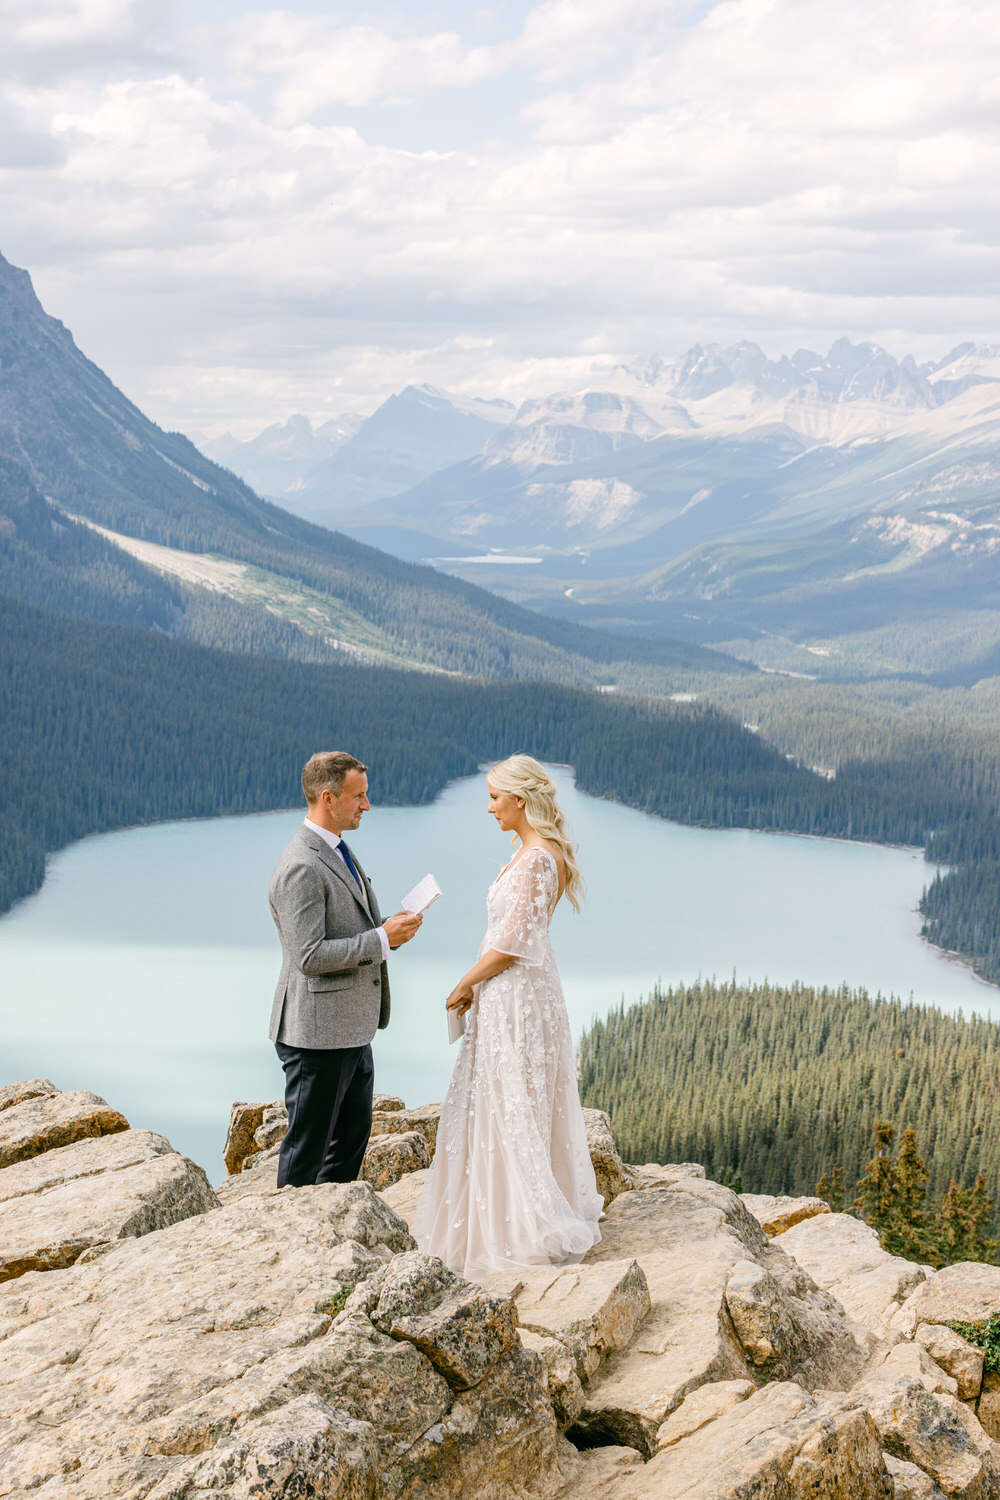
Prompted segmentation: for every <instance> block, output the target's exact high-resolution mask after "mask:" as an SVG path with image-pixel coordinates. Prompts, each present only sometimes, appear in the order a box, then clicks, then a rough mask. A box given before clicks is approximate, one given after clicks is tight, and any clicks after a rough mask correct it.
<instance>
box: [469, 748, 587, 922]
mask: <svg viewBox="0 0 1000 1500" xmlns="http://www.w3.org/2000/svg"><path fill="white" fill-rule="evenodd" d="M489 783H490V786H491V787H493V788H494V789H495V790H496V791H498V792H508V793H509V794H510V795H511V796H512V797H523V798H524V811H525V815H526V817H527V819H528V822H529V823H530V824H531V826H532V828H533V829H534V830H535V832H536V833H538V834H541V836H542V838H543V839H545V840H546V841H547V842H548V843H550V844H554V845H555V846H556V848H557V849H558V850H559V852H560V854H561V855H562V857H563V859H564V860H565V861H566V895H567V897H568V899H569V903H570V905H571V906H572V907H573V910H574V911H579V910H580V901H581V899H582V897H583V876H582V875H581V874H580V866H579V865H578V864H577V862H576V849H577V846H576V844H574V842H573V840H572V839H571V838H570V837H569V836H568V834H567V833H566V819H565V818H564V817H563V811H562V808H561V807H560V806H559V803H558V802H557V801H556V788H555V783H554V782H553V781H552V778H551V777H550V776H549V775H547V773H546V770H545V767H544V766H542V765H540V764H539V763H538V761H537V760H535V759H534V758H533V757H532V756H530V755H510V756H508V757H507V759H506V760H502V761H500V762H499V764H498V765H495V766H491V767H490V771H489Z"/></svg>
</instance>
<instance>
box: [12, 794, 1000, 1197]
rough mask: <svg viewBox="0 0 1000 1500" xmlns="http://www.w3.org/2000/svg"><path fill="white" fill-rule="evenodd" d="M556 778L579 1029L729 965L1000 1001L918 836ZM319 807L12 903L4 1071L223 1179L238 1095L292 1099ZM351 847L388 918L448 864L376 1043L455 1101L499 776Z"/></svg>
mask: <svg viewBox="0 0 1000 1500" xmlns="http://www.w3.org/2000/svg"><path fill="white" fill-rule="evenodd" d="M556 774H557V779H558V781H559V785H560V796H561V799H562V802H563V805H564V807H565V809H566V813H567V817H568V820H569V823H570V825H571V829H572V832H573V835H574V837H576V838H577V839H578V840H579V843H580V860H581V865H582V867H583V869H584V872H585V875H586V879H587V888H588V892H587V900H586V904H585V906H584V910H583V914H582V915H580V916H577V915H576V914H575V913H574V912H573V911H572V909H571V908H569V906H568V904H567V903H565V902H563V903H562V904H561V906H560V908H559V910H558V911H557V913H556V916H555V919H554V922H553V929H552V932H553V942H554V945H555V949H556V954H557V957H558V960H559V966H560V970H561V973H562V976H563V984H564V988H565V991H566V999H567V1004H568V1006H569V1013H570V1018H571V1021H572V1025H573V1031H574V1035H579V1034H580V1032H581V1031H582V1030H583V1029H584V1028H585V1027H586V1026H587V1024H588V1023H589V1022H590V1020H591V1018H592V1017H593V1016H594V1015H604V1014H605V1013H606V1012H607V1011H608V1010H609V1009H610V1007H611V1006H613V1005H616V1004H618V1003H619V1001H620V1000H621V999H622V998H624V999H625V1001H626V1003H631V1002H632V1001H635V1000H638V999H639V998H640V997H642V996H643V995H646V994H648V993H649V992H650V991H651V989H652V988H653V986H654V985H655V984H656V983H657V982H658V981H659V982H661V983H662V984H663V985H665V986H666V985H670V984H676V983H677V982H678V981H690V980H693V979H696V978H698V977H699V976H700V977H703V978H710V977H712V976H713V975H714V976H715V977H717V978H719V979H727V978H731V977H732V976H733V975H735V976H736V977H737V978H739V979H742V980H763V979H771V980H774V981H779V982H791V981H794V980H802V981H804V982H806V983H809V984H813V985H824V984H826V985H831V986H837V985H840V984H843V983H846V984H849V985H852V986H857V987H862V986H863V987H864V988H866V989H867V990H868V991H869V992H870V993H871V994H875V993H877V992H881V993H882V994H890V993H891V994H895V995H899V996H901V997H903V998H909V997H910V996H912V997H913V998H914V999H915V1000H917V1001H919V1002H920V1003H921V1004H926V1005H936V1006H939V1007H941V1008H942V1009H944V1010H947V1011H957V1010H959V1009H961V1010H962V1011H964V1013H965V1014H966V1015H969V1014H971V1013H972V1012H973V1011H977V1012H978V1013H979V1014H981V1015H993V1016H998V1015H1000V990H997V989H995V988H993V987H992V986H989V985H984V984H981V983H980V982H979V981H978V980H976V978H975V977H974V975H973V974H972V973H971V971H970V970H968V969H967V968H965V967H964V966H963V965H960V964H957V963H954V962H951V961H949V960H948V959H946V958H944V957H943V956H942V955H941V954H939V953H938V952H937V951H936V950H935V949H933V948H930V947H929V946H928V945H927V944H926V943H924V942H923V941H922V939H921V938H920V935H919V934H920V917H919V914H918V913H917V911H916V906H917V902H918V901H919V899H920V894H921V891H922V890H923V887H924V885H925V883H926V882H927V880H928V879H929V878H930V874H931V871H930V870H929V868H928V866H927V865H926V864H925V863H924V861H923V858H922V856H921V855H920V854H919V853H918V852H916V851H913V850H906V849H883V848H877V847H874V846H872V845H866V844H849V843H841V842H836V841H833V840H827V839H809V838H799V837H795V836H793V835H785V834H770V833H750V832H745V831H741V830H713V829H701V828H687V827H683V826H681V825H679V824H675V823H666V822H663V821H662V820H661V819H658V818H654V817H650V816H648V815H646V814H644V813H639V812H634V811H632V810H630V809H628V808H624V807H619V806H617V805H615V804H614V803H611V802H604V801H601V800H599V799H596V798H593V797H587V796H584V795H583V794H582V793H579V792H577V791H576V789H575V788H574V786H573V781H572V776H571V773H570V772H569V771H568V770H565V769H562V770H558V771H557V773H556ZM301 817H302V814H301V812H298V811H290V812H278V813H266V814H261V815H259V816H254V817H243V818H219V819H212V820H207V821H192V822H182V823H167V824H159V825H155V826H153V827H148V828H134V829H126V830H123V831H122V832H118V833H111V834H104V835H101V836H98V837H95V838H90V839H85V840H84V841H83V842H82V843H79V844H75V845H73V846H72V847H71V848H69V849H67V850H65V851H64V852H63V853H61V854H58V855H56V856H54V857H53V858H52V859H51V860H50V861H49V868H48V874H47V878H46V881H45V884H44V886H43V888H42V890H41V891H40V892H39V893H38V894H37V895H35V896H33V897H31V898H29V899H28V900H27V901H24V902H22V903H21V904H20V905H19V906H18V907H16V908H15V909H14V911H12V912H10V913H8V914H7V915H6V916H5V917H3V918H0V976H2V985H0V1024H2V1033H3V1038H4V1041H3V1067H2V1070H0V1072H2V1077H0V1082H6V1081H9V1080H12V1079H15V1078H30V1077H35V1076H39V1075H40V1076H44V1077H48V1078H50V1079H52V1081H53V1082H54V1083H55V1084H56V1086H57V1087H59V1088H61V1089H93V1090H95V1091H96V1092H98V1093H100V1094H103V1095H104V1097H105V1098H106V1099H107V1100H108V1101H109V1103H111V1104H113V1105H114V1106H115V1107H116V1108H118V1109H120V1110H122V1111H123V1113H124V1114H125V1115H127V1116H128V1118H129V1120H130V1122H131V1123H132V1125H134V1126H136V1127H141V1128H144V1129H150V1130H157V1131H160V1132H161V1133H162V1134H164V1135H166V1136H168V1137H169V1138H170V1140H171V1141H172V1142H173V1144H174V1145H175V1146H177V1147H178V1149H180V1150H182V1151H184V1152H185V1153H186V1154H187V1155H189V1156H192V1157H193V1158H194V1159H195V1160H196V1161H199V1162H200V1163H201V1164H202V1165H203V1166H204V1167H205V1168H206V1169H207V1171H208V1173H209V1177H210V1178H211V1180H212V1181H213V1182H214V1181H218V1180H219V1179H220V1178H221V1177H222V1176H223V1175H224V1174H223V1169H222V1165H221V1156H220V1153H221V1148H222V1142H223V1139H224V1135H225V1128H226V1122H227V1120H228V1115H229V1105H230V1102H231V1101H232V1100H234V1099H274V1098H277V1097H278V1096H279V1095H280V1094H281V1091H282V1075H281V1070H280V1067H279V1066H278V1063H277V1059H276V1057H275V1055H274V1052H273V1049H272V1048H271V1046H270V1044H269V1043H268V1041H267V1022H268V1014H269V1011H270V1006H271V997H272V994H273V989H274V982H275V979H276V976H277V972H278V965H279V948H278V943H277V938H276V935H275V932H274V928H273V925H272V922H271V916H270V911H269V909H268V904H267V884H268V879H269V876H270V872H271V868H272V866H273V864H274V862H275V859H276V858H277V855H278V853H279V852H280V850H281V849H282V847H283V846H284V844H285V843H287V841H288V839H289V838H291V836H292V835H293V833H294V832H295V829H296V827H297V825H298V824H299V822H300V821H301ZM351 845H352V848H353V849H354V850H355V851H356V853H357V854H358V856H359V858H360V859H361V861H362V863H363V864H364V865H365V867H366V869H367V871H368V873H369V875H370V876H371V878H372V880H373V882H374V885H375V890H376V893H377V894H378V897H379V900H380V902H381V905H382V909H383V912H385V913H386V914H388V913H391V912H392V911H394V910H395V909H396V907H397V905H398V902H399V899H400V897H401V896H402V895H403V893H404V892H406V891H407V890H409V889H410V887H411V886H413V885H414V884H415V883H416V881H417V880H418V879H419V878H420V877H421V876H422V875H424V874H425V873H427V872H428V871H432V872H433V873H434V874H435V875H436V876H437V878H438V881H439V882H440V884H441V887H442V889H443V891H444V895H443V897H442V898H441V899H440V900H439V901H438V902H437V903H436V904H435V905H434V906H432V907H431V909H430V910H429V912H428V914H427V917H426V919H425V922H424V926H423V929H422V931H421V932H420V934H419V935H418V937H417V938H416V939H415V941H414V942H413V943H411V944H410V945H409V946H408V947H407V948H405V949H401V950H400V951H399V952H398V953H396V954H394V955H393V957H392V960H391V964H392V968H391V975H392V992H393V1007H392V1016H393V1018H392V1024H391V1026H390V1027H389V1029H388V1030H387V1031H385V1032H379V1034H378V1036H377V1038H376V1041H375V1059H376V1070H377V1076H376V1087H377V1088H379V1089H380V1090H382V1091H385V1092H390V1093H396V1094H401V1095H402V1096H403V1098H404V1099H405V1100H406V1101H407V1103H408V1104H420V1103H426V1102H428V1101H430V1100H433V1099H439V1098H441V1097H442V1095H443V1093H444V1090H445V1088H446V1086H447V1081H448V1077H449V1074H450V1071H451V1067H452V1063H453V1060H454V1055H455V1054H454V1051H453V1049H451V1048H450V1047H449V1046H448V1041H447V1029H446V1023H445V1019H444V1011H443V1000H444V996H445V995H446V994H447V993H448V991H449V990H450V989H451V987H452V985H453V984H454V983H455V981H456V980H457V979H459V978H460V977H461V975H462V974H463V973H464V972H465V970H466V968H468V967H469V965H470V964H471V963H472V962H473V960H474V959H475V956H476V951H477V948H478V946H479V942H480V938H481V936H482V932H483V929H484V925H485V913H484V903H485V895H486V888H487V886H488V885H489V882H490V881H491V880H492V879H493V878H494V876H495V875H496V874H497V873H498V871H499V870H500V869H501V868H502V866H503V865H504V864H505V863H506V860H507V858H508V855H509V853H510V845H509V844H508V841H507V836H506V835H504V834H503V833H501V832H500V831H499V830H498V829H497V827H496V824H495V823H494V821H493V819H492V818H490V817H488V815H487V812H486V781H485V776H478V777H473V778H469V779H467V780H462V781H459V782H455V783H453V784H452V785H451V786H449V787H448V788H446V790H445V791H444V792H443V793H442V794H441V796H440V797H439V798H438V799H437V801H436V802H435V803H434V804H433V805H432V806H429V807H415V808H379V807H375V808H373V810H372V811H371V812H369V813H367V814H366V815H365V818H364V821H363V822H362V825H361V827H360V829H359V830H358V831H357V832H356V833H355V834H353V835H352V838H351Z"/></svg>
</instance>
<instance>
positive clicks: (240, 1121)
mask: <svg viewBox="0 0 1000 1500" xmlns="http://www.w3.org/2000/svg"><path fill="white" fill-rule="evenodd" d="M440 1118H441V1106H440V1104H424V1105H422V1106H421V1107H420V1108H418V1109H407V1108H406V1105H405V1104H404V1103H403V1101H402V1099H399V1098H397V1097H396V1095H395V1094H375V1095H374V1097H373V1099H372V1143H373V1145H374V1142H375V1138H376V1137H377V1136H385V1135H407V1134H410V1133H411V1132H413V1131H416V1132H417V1134H418V1135H420V1136H422V1137H423V1139H424V1141H425V1142H426V1145H427V1152H426V1155H427V1160H426V1161H423V1162H420V1163H417V1164H414V1165H411V1166H408V1167H404V1168H403V1171H409V1172H415V1171H418V1170H419V1169H420V1167H422V1166H423V1167H426V1166H429V1165H430V1162H431V1158H432V1157H433V1155H434V1147H435V1145H436V1144H437V1127H438V1121H439V1120H440ZM287 1134H288V1111H287V1109H286V1108H285V1104H284V1101H283V1100H282V1099H275V1100H274V1101H273V1102H272V1103H270V1104H245V1103H244V1102H243V1101H242V1100H239V1101H237V1103H236V1104H234V1105H233V1106H232V1109H231V1110H230V1112H229V1131H228V1133H227V1135H226V1144H225V1146H224V1147H223V1151H222V1160H223V1162H224V1163H225V1167H226V1171H227V1173H228V1174H229V1176H231V1177H232V1176H235V1175H236V1174H237V1173H239V1172H245V1171H249V1170H251V1169H253V1168H255V1167H258V1166H262V1165H264V1164H265V1163H266V1162H268V1161H270V1160H272V1159H273V1156H274V1148H275V1147H276V1146H278V1145H280V1144H281V1142H282V1141H283V1140H284V1138H285V1136H286V1135H287ZM411 1154H412V1152H411ZM390 1157H391V1153H390ZM365 1175H366V1177H367V1174H365ZM378 1175H380V1174H379V1172H378V1169H377V1168H373V1171H372V1176H371V1177H370V1178H368V1179H367V1180H369V1181H371V1182H373V1183H374V1184H375V1186H376V1187H378V1186H385V1187H388V1186H389V1180H386V1181H385V1182H384V1183H378V1182H376V1176H378ZM401 1175H402V1173H398V1174H397V1175H396V1176H394V1177H392V1178H391V1181H393V1182H395V1181H398V1178H399V1176H401Z"/></svg>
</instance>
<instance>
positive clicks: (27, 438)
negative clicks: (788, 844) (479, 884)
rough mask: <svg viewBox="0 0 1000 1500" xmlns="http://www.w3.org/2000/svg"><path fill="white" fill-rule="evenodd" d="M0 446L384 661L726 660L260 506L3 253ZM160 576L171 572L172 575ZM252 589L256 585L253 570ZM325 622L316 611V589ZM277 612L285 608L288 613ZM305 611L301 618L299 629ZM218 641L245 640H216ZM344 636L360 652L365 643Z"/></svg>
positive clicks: (656, 682) (668, 670)
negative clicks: (353, 629)
mask: <svg viewBox="0 0 1000 1500" xmlns="http://www.w3.org/2000/svg"><path fill="white" fill-rule="evenodd" d="M0 453H7V454H9V455H10V456H11V457H12V458H14V459H16V460H17V461H18V462H19V463H20V464H22V465H23V467H24V468H25V469H26V470H27V472H28V473H29V475H30V477H31V479H32V480H33V482H34V483H35V484H36V485H37V487H38V488H39V490H40V491H41V492H42V494H43V495H45V496H46V497H48V498H49V499H50V500H51V501H52V502H54V503H55V504H56V505H57V506H58V507H60V508H61V509H63V510H65V511H66V512H68V513H69V514H70V515H76V516H81V517H83V518H85V519H87V520H89V521H91V522H94V523H96V524H98V525H99V526H101V527H102V528H104V531H105V534H106V539H114V538H119V539H120V540H121V545H122V546H123V547H124V548H126V549H127V547H128V545H129V543H130V542H131V541H135V540H136V539H138V540H139V541H146V542H152V543H156V544H159V545H160V546H162V547H165V548H168V549H171V550H172V551H177V552H182V553H194V554H197V555H208V556H209V557H214V558H215V559H217V560H222V561H228V562H230V563H234V564H236V565H238V566H242V567H246V568H248V569H257V570H260V572H261V573H263V574H265V575H267V587H266V588H264V589H263V591H262V592H261V591H260V590H258V592H257V594H256V596H255V597H253V598H250V597H243V598H242V600H241V602H242V603H243V604H244V605H245V606H246V607H248V608H251V609H254V610H256V611H257V613H258V616H259V617H260V618H262V619H263V620H265V622H266V619H267V615H268V614H270V613H272V612H277V613H278V614H279V616H281V615H282V611H283V608H284V604H283V593H284V590H285V585H284V582H283V581H284V580H287V579H291V580H294V583H295V585H296V586H297V588H296V592H301V589H300V588H299V587H298V586H303V585H304V586H305V588H306V589H308V590H311V591H312V592H313V594H314V595H315V596H316V597H314V598H313V599H312V600H311V601H310V605H309V608H311V609H315V610H318V611H319V617H318V624H317V630H316V634H317V636H318V637H319V638H321V639H324V640H325V639H327V638H328V637H329V633H330V630H331V629H332V630H333V631H334V632H336V631H337V630H339V629H341V628H342V626H343V624H344V617H345V613H346V614H347V615H354V616H357V617H360V618H361V620H362V621H364V622H365V623H364V628H365V630H366V631H367V630H369V629H374V630H376V631H377V632H380V633H381V634H382V636H383V637H384V638H385V639H386V641H387V642H388V643H389V644H390V647H391V653H390V654H391V655H392V656H393V659H395V660H398V661H403V662H406V663H407V664H409V665H414V666H425V667H432V668H437V669H441V670H446V671H458V672H466V673H470V674H474V675H492V676H503V677H519V676H527V677H554V678H558V679H561V680H563V681H571V682H581V683H585V682H601V683H608V682H611V683H623V684H631V685H647V686H650V687H653V688H658V689H660V690H663V689H666V688H668V687H670V686H671V685H673V683H674V681H675V678H676V673H677V671H678V670H689V669H692V668H698V669H702V670H712V669H713V668H715V669H718V668H719V667H720V666H721V667H725V668H727V669H731V668H732V663H725V662H722V661H720V659H719V658H718V657H716V656H713V655H712V654H711V653H708V652H700V651H698V650H697V649H696V648H692V647H689V646H677V647H676V648H675V647H672V646H670V645H663V646H652V645H644V644H639V645H636V646H633V645H630V644H623V643H622V642H621V641H617V642H616V641H615V639H614V638H604V637H602V636H600V635H599V634H595V633H593V632H590V631H588V630H587V629H585V628H582V627H579V626H577V625H575V624H571V623H569V622H565V623H559V622H553V621H544V620H541V619H539V618H538V617H537V616H535V615H533V614H531V613H530V612H528V611H526V610H523V609H519V608H518V607H517V606H515V605H511V604H510V603H508V602H506V601H504V600H501V599H498V598H495V597H494V596H492V595H490V594H488V593H486V592H484V591H483V590H481V589H479V588H476V587H475V586H472V585H470V584H468V583H465V582H462V581H461V580H458V579H453V578H448V577H444V576H442V575H441V574H439V573H436V572H435V571H434V570H433V569H430V568H414V567H412V566H410V565H408V564H406V563H403V562H400V561H399V560H397V559H394V558H391V557H388V556H385V555H383V554H381V553H379V552H377V551H375V550H374V549H372V548H370V547H367V546H364V545H362V544H360V543H358V542H356V541H352V540H350V539H348V538H346V537H344V536H341V535H338V534H335V533H332V532H329V531H327V530H325V529H323V528H322V527H319V526H315V525H311V524H310V523H308V522H307V521H304V520H301V519H299V518H298V517H295V516H292V515H290V514H289V513H288V512H287V511H284V510H282V509H280V507H278V506H276V505H272V504H270V503H269V502H268V501H265V500H261V499H260V498H259V497H258V496H257V495H255V494H254V493H253V491H252V490H250V489H249V488H248V487H247V486H246V485H245V484H244V483H243V482H242V481H241V480H239V479H237V478H236V476H235V475H233V474H231V473H228V472H227V471H226V470H224V469H220V468H219V467H218V466H217V465H215V464H213V463H212V462H211V461H210V460H208V459H206V458H205V457H204V456H203V455H202V454H200V453H199V452H198V450H197V449H196V448H195V447H194V446H193V444H192V443H190V442H189V441H188V439H187V438H185V437H183V436H181V435H180V434H178V433H166V432H163V431H162V430H161V429H160V428H158V427H157V426H156V424H155V423H153V422H151V421H149V419H148V418H146V417H145V416H143V414H142V413H141V412H140V411H139V410H138V409H137V408H136V407H135V406H134V405H133V404H132V403H131V402H130V401H129V400H128V399H127V398H126V397H125V396H124V395H122V393H121V392H120V391H118V390H117V389H116V387H115V386H114V385H113V384H112V383H111V381H110V380H108V378H107V377H106V376H105V375H104V374H103V373H102V372H101V371H100V370H99V369H98V368H97V366H96V365H94V364H92V363H91V362H90V361H89V360H88V359H86V358H85V357H84V356H83V355H82V354H81V353H80V351H79V350H78V349H77V347H76V345H75V344H74V342H73V339H72V337H71V336H70V334H69V332H68V331H67V330H66V329H65V328H64V327H63V325H62V324H61V323H59V322H57V321H56V320H55V319H54V318H51V317H49V316H47V315H46V314H45V312H44V311H43V309H42V308H41V306H40V304H39V303H38V301H37V299H36V298H35V295H34V292H33V290H32V287H31V282H30V279H29V277H28V276H27V274H26V273H25V272H23V271H18V270H16V269H15V268H14V267H12V266H10V265H9V264H8V263H7V262H6V261H3V260H0ZM166 571H170V570H169V569H168V570H166ZM256 582H257V583H259V580H256ZM327 598H328V599H329V600H330V617H329V618H328V619H327V618H324V617H323V610H324V604H323V600H324V599H327ZM285 618H287V617H285ZM308 620H309V615H308V611H306V612H304V613H302V614H300V617H299V619H298V620H297V621H296V622H295V623H296V628H297V629H300V630H301V629H307V628H308ZM218 631H219V637H220V638H219V641H218V643H219V644H222V645H227V644H230V643H231V644H233V645H234V646H236V648H237V649H245V646H243V645H241V643H240V641H238V640H233V641H232V642H230V641H228V640H227V639H226V627H225V622H224V621H222V622H221V623H219V624H218ZM343 644H346V645H348V646H356V647H357V648H358V649H361V650H367V648H368V644H369V643H368V642H366V641H357V640H354V639H351V638H350V633H349V632H348V636H347V637H345V639H344V641H343Z"/></svg>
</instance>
